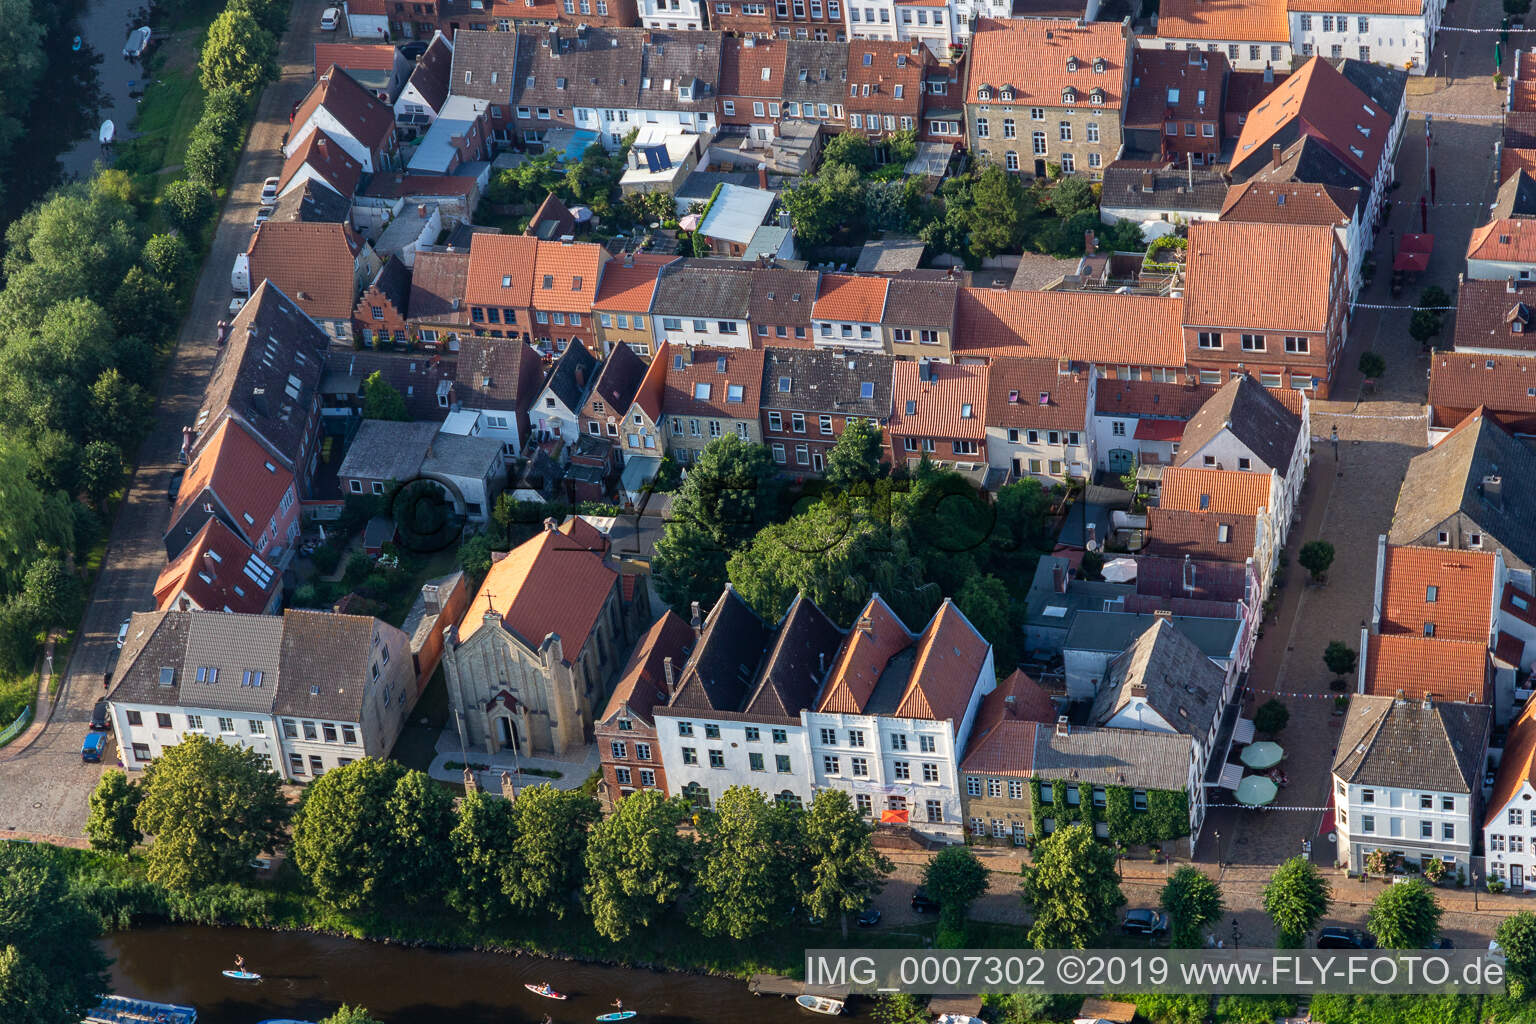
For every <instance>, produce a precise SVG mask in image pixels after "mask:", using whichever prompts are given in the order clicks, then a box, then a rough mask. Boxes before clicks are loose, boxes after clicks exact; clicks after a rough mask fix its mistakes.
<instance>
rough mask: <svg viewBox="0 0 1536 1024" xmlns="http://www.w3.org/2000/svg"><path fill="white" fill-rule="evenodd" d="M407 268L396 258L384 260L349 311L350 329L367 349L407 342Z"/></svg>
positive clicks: (409, 275)
mask: <svg viewBox="0 0 1536 1024" xmlns="http://www.w3.org/2000/svg"><path fill="white" fill-rule="evenodd" d="M410 298H411V269H410V268H409V267H407V266H406V265H405V264H404V263H402V262H401V261H400V260H398V259H392V260H389V261H387V262H386V263H385V264H384V266H383V267H381V268H379V272H378V273H377V274H375V275H374V277H373V280H372V281H371V282H369V284H368V287H367V288H364V289H363V294H362V295H361V296H360V297H359V298H358V300H357V307H356V308H355V309H354V310H353V311H352V328H353V330H355V331H357V336H358V337H359V338H361V339H362V342H363V345H364V346H366V347H368V348H376V347H382V346H383V345H385V344H388V343H391V342H392V343H394V344H396V345H399V346H402V347H403V346H405V345H407V344H409V343H410V341H411V340H412V338H411V327H410V322H409V321H408V319H407V317H408V316H409V310H410Z"/></svg>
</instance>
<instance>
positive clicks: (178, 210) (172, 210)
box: [160, 178, 213, 234]
mask: <svg viewBox="0 0 1536 1024" xmlns="http://www.w3.org/2000/svg"><path fill="white" fill-rule="evenodd" d="M160 204H161V206H163V207H164V208H165V218H166V220H168V221H170V222H171V224H173V225H174V226H176V227H177V228H180V229H181V230H182V231H183V232H185V233H187V234H191V233H193V232H195V231H197V230H199V229H200V228H202V226H203V225H204V224H206V223H208V218H209V217H211V216H212V215H213V190H212V189H211V188H209V187H208V186H207V185H206V184H204V183H203V182H201V181H192V180H189V179H187V178H181V179H179V180H177V181H173V182H171V183H170V184H169V185H167V186H165V189H164V191H162V192H161V193H160Z"/></svg>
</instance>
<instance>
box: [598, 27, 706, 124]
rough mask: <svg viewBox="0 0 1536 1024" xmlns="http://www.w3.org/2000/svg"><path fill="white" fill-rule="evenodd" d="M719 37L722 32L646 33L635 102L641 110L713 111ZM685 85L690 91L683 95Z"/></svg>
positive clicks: (610, 104) (611, 104)
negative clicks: (638, 89)
mask: <svg viewBox="0 0 1536 1024" xmlns="http://www.w3.org/2000/svg"><path fill="white" fill-rule="evenodd" d="M721 38H722V37H721V33H719V32H709V31H698V32H673V31H651V32H648V33H646V34H645V39H646V42H645V46H644V47H643V49H642V61H643V64H642V66H643V70H642V72H641V73H642V75H643V76H644V77H643V78H642V80H641V82H640V92H639V101H638V103H637V104H636V105H637V106H638V107H640V108H641V109H642V110H681V111H691V112H695V113H698V112H707V113H709V114H714V113H716V104H717V95H718V92H717V90H718V86H719V84H720V40H721ZM647 83H649V84H647ZM684 88H687V89H688V90H689V91H690V95H688V96H687V97H686V98H684V97H683V96H682V95H680V93H679V90H681V89H684ZM608 105H609V106H613V103H612V102H611V101H610V102H609V103H608Z"/></svg>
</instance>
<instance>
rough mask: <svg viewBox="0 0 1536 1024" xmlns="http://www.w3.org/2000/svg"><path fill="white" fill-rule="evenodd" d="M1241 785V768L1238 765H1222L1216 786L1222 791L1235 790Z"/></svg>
mask: <svg viewBox="0 0 1536 1024" xmlns="http://www.w3.org/2000/svg"><path fill="white" fill-rule="evenodd" d="M1242 783H1243V766H1242V765H1240V764H1224V765H1222V766H1221V778H1220V779H1219V780H1217V782H1216V784H1217V785H1218V786H1220V787H1221V788H1222V789H1236V788H1237V787H1238V786H1240V785H1242Z"/></svg>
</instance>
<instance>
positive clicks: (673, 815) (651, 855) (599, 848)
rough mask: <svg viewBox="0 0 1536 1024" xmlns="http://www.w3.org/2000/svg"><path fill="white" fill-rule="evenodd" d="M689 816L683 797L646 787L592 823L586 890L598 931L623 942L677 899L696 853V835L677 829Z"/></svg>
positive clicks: (684, 886)
mask: <svg viewBox="0 0 1536 1024" xmlns="http://www.w3.org/2000/svg"><path fill="white" fill-rule="evenodd" d="M687 818H688V805H687V804H686V803H685V802H684V801H683V800H682V799H681V798H673V799H668V798H667V797H666V796H664V795H663V794H662V793H661V792H660V791H659V790H655V789H642V790H640V791H638V792H635V793H631V794H630V795H629V796H626V797H624V798H623V799H622V800H620V801H619V802H618V804H617V805H616V806H615V807H614V809H613V813H612V814H610V815H608V817H606V818H604V819H602V820H601V821H599V822H598V823H597V824H596V825H595V826H593V828H592V833H591V835H590V836H589V837H588V839H587V852H586V874H587V880H586V885H585V894H586V904H587V911H588V913H590V914H591V915H592V927H594V928H595V929H597V933H598V934H599V935H602V936H603V937H605V938H607V939H609V940H611V941H613V942H622V941H623V940H624V939H626V938H628V937H629V936H630V935H632V934H634V933H635V932H637V931H644V930H645V929H647V928H650V927H651V926H652V925H653V924H655V923H656V921H657V920H659V919H660V918H661V916H662V915H663V914H665V913H666V912H667V911H668V910H669V909H670V908H671V907H672V905H673V904H674V903H676V902H677V899H678V897H679V896H681V895H682V894H683V892H684V891H685V889H686V887H687V882H688V867H689V863H690V859H691V857H692V854H693V840H691V839H689V838H688V837H687V836H685V835H683V834H682V833H680V832H679V831H678V826H679V825H681V824H682V823H683V822H684V821H685V820H687Z"/></svg>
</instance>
